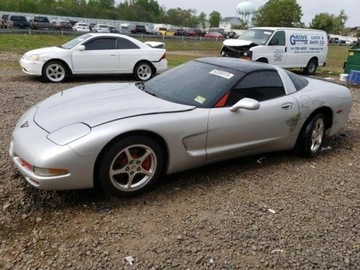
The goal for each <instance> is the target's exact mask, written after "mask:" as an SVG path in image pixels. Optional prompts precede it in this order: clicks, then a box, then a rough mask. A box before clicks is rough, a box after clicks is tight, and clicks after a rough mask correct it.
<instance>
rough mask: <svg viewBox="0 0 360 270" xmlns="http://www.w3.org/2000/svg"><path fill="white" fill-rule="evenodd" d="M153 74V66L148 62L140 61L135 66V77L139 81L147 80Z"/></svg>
mask: <svg viewBox="0 0 360 270" xmlns="http://www.w3.org/2000/svg"><path fill="white" fill-rule="evenodd" d="M152 76H153V68H152V66H151V65H150V64H149V63H147V62H140V63H138V64H136V66H135V68H134V77H135V79H136V80H139V81H147V80H149V79H150V78H151V77H152Z"/></svg>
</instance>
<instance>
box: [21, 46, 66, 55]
mask: <svg viewBox="0 0 360 270" xmlns="http://www.w3.org/2000/svg"><path fill="white" fill-rule="evenodd" d="M62 51H64V49H63V48H61V47H56V46H53V47H46V48H41V49H35V50H31V51H28V52H27V53H25V55H31V54H44V53H53V52H62Z"/></svg>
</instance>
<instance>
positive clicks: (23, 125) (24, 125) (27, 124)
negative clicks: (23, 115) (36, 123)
mask: <svg viewBox="0 0 360 270" xmlns="http://www.w3.org/2000/svg"><path fill="white" fill-rule="evenodd" d="M27 127H29V122H28V121H26V122H25V123H24V124H22V125H21V126H20V128H27Z"/></svg>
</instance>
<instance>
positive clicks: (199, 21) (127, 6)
mask: <svg viewBox="0 0 360 270" xmlns="http://www.w3.org/2000/svg"><path fill="white" fill-rule="evenodd" d="M0 10H3V11H12V12H27V13H37V14H48V15H56V16H69V17H83V18H94V19H108V20H123V21H138V22H149V23H160V22H161V23H166V24H172V25H179V26H180V25H181V26H187V27H197V26H201V27H205V22H206V21H210V22H212V24H213V25H211V26H213V27H215V26H218V24H219V21H220V19H221V16H220V13H219V12H217V11H214V12H212V13H210V14H209V18H208V17H207V15H206V14H205V13H204V12H201V13H200V14H199V15H198V14H197V11H196V10H195V9H181V8H179V7H177V8H171V9H168V10H165V8H163V7H161V6H160V5H159V3H158V2H157V1H156V0H124V1H121V2H120V3H118V4H116V3H115V1H114V0H1V1H0ZM214 18H215V19H214Z"/></svg>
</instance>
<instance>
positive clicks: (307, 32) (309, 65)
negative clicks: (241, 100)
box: [221, 27, 328, 75]
mask: <svg viewBox="0 0 360 270" xmlns="http://www.w3.org/2000/svg"><path fill="white" fill-rule="evenodd" d="M327 52H328V38H327V35H326V32H324V31H321V30H314V29H303V28H282V27H281V28H277V27H255V28H250V29H248V30H247V31H245V32H244V33H242V34H241V36H240V37H239V38H238V39H226V40H224V42H223V46H222V48H221V54H222V55H223V56H227V57H236V58H242V59H247V60H255V61H258V62H265V63H269V64H273V65H277V66H280V67H284V68H303V70H304V73H305V74H308V75H312V74H315V72H316V69H317V67H318V66H325V61H326V56H327Z"/></svg>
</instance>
